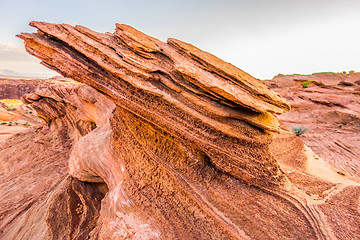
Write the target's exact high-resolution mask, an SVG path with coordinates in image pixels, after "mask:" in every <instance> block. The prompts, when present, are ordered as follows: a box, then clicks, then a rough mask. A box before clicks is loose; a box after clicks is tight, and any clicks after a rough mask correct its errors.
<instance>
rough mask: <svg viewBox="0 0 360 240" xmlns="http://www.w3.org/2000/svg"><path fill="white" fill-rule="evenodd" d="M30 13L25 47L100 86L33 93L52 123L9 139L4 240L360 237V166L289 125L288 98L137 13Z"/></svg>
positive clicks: (0, 234)
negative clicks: (90, 22)
mask: <svg viewBox="0 0 360 240" xmlns="http://www.w3.org/2000/svg"><path fill="white" fill-rule="evenodd" d="M31 25H32V26H34V27H36V28H37V29H38V32H37V33H30V34H29V33H24V34H21V35H20V37H21V38H22V39H24V42H25V46H26V49H27V50H28V52H29V53H30V54H32V55H35V56H36V57H38V58H40V59H41V60H42V64H44V65H45V66H47V67H49V68H51V69H53V70H56V71H58V72H59V73H60V74H62V75H63V76H65V77H69V78H71V79H73V80H75V81H78V82H81V83H85V84H87V85H89V86H90V87H92V88H93V89H91V88H89V87H88V86H86V85H84V84H78V83H75V82H67V83H66V82H61V83H54V84H53V85H49V86H47V87H45V88H43V89H41V90H39V91H37V92H35V93H33V94H28V95H26V96H24V97H23V99H24V102H26V103H28V104H30V105H31V106H33V108H34V109H35V110H36V111H37V112H38V114H39V116H41V118H42V119H43V120H44V121H45V125H44V126H42V127H41V128H31V129H30V130H29V132H27V133H21V134H19V135H16V136H14V137H12V138H10V139H9V140H8V141H6V143H3V144H1V145H0V161H1V162H2V163H3V164H2V165H1V172H2V175H1V176H0V183H1V185H0V189H2V190H1V191H2V196H3V197H1V198H0V206H1V208H0V224H1V225H0V238H4V239H354V238H358V237H359V236H360V230H359V228H358V225H359V224H358V223H359V221H360V213H359V211H358V210H357V209H358V208H359V201H358V199H359V196H360V184H359V180H358V178H356V177H354V178H353V179H350V178H349V177H348V176H346V175H344V174H340V173H339V170H338V169H335V168H334V167H332V166H331V165H329V164H328V163H327V162H326V161H324V160H323V159H321V158H319V157H318V156H317V155H316V154H314V152H313V151H312V150H311V149H310V148H308V147H307V146H305V145H304V144H303V142H302V141H301V139H300V138H299V137H297V136H295V135H294V134H293V133H292V132H291V131H289V130H288V128H287V127H286V126H284V125H281V123H279V122H278V120H277V117H276V116H277V115H278V114H282V113H284V114H286V112H287V111H289V110H290V106H289V104H288V102H287V101H286V100H284V99H283V98H282V97H281V96H280V95H279V94H276V93H275V92H273V91H271V90H269V89H268V88H267V87H266V86H265V85H264V84H263V83H262V82H260V81H258V80H256V79H254V78H253V77H251V76H250V75H249V74H247V73H245V72H243V71H241V70H240V69H238V68H236V67H234V66H232V65H231V64H229V63H226V62H224V61H222V60H221V59H218V58H216V57H215V56H213V55H211V54H209V53H206V52H203V51H201V50H200V49H198V48H196V47H194V46H192V45H190V44H187V43H184V42H181V41H179V40H176V39H169V40H168V41H167V43H164V42H161V41H159V40H157V39H155V38H152V37H149V36H147V35H145V34H143V33H141V32H139V31H137V30H136V29H134V28H132V27H130V26H127V25H120V24H118V25H117V26H116V30H115V32H114V33H113V34H110V33H106V34H100V33H96V32H94V31H91V30H89V29H87V28H85V27H82V26H76V27H72V26H70V25H66V24H49V23H43V22H32V23H31ZM94 89H95V90H97V91H98V92H97V91H95V90H94ZM99 92H100V93H102V94H104V95H105V96H106V97H104V96H102V95H101V94H99Z"/></svg>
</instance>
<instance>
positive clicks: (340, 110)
mask: <svg viewBox="0 0 360 240" xmlns="http://www.w3.org/2000/svg"><path fill="white" fill-rule="evenodd" d="M359 78H360V73H350V74H344V73H317V74H312V75H279V76H276V77H275V78H274V79H272V80H271V81H265V83H266V84H267V85H268V86H270V87H271V85H272V84H277V85H278V86H279V88H276V89H273V90H274V91H276V92H278V93H280V94H281V95H282V96H284V97H285V98H286V99H288V101H289V102H290V104H291V106H292V111H291V112H289V113H286V114H283V115H281V116H279V118H280V119H281V120H282V121H283V122H284V123H285V124H286V125H287V126H289V127H290V126H305V127H307V128H308V129H309V130H308V131H307V132H306V133H305V134H303V135H302V136H301V139H302V140H303V141H304V142H305V144H306V145H307V146H309V147H310V148H311V149H313V150H314V152H315V153H316V154H317V155H319V156H320V157H322V158H323V159H324V160H326V161H327V162H329V163H331V164H332V165H333V166H335V167H337V168H338V169H339V171H341V172H343V173H346V174H347V175H349V176H350V177H356V178H359V177H360V175H359V172H360V164H359V162H360V157H359V156H360V147H359V146H360V139H359V131H360V95H359V93H358V92H357V91H356V81H357V80H358V79H359ZM307 80H309V81H310V82H311V83H310V85H309V87H308V88H303V87H302V86H301V84H302V83H303V82H305V81H307ZM344 82H346V83H348V84H343V83H344Z"/></svg>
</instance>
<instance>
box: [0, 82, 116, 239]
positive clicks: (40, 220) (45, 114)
mask: <svg viewBox="0 0 360 240" xmlns="http://www.w3.org/2000/svg"><path fill="white" fill-rule="evenodd" d="M23 101H24V102H26V103H28V104H31V105H32V106H33V107H34V108H35V109H36V110H37V112H38V113H39V116H41V117H42V118H43V119H44V120H45V121H46V124H45V125H43V126H42V127H31V128H28V129H27V131H25V132H24V131H22V132H20V133H17V134H16V135H15V136H13V137H12V138H10V139H7V141H6V142H3V143H2V144H1V145H0V162H1V165H0V172H1V174H0V189H1V198H0V206H1V207H0V239H86V236H88V235H89V232H90V231H91V230H92V229H93V228H94V227H95V225H96V220H97V218H98V216H99V209H100V200H101V198H102V197H103V196H104V192H101V191H100V190H99V189H101V188H99V186H98V185H96V184H91V183H83V182H80V181H78V180H76V179H73V178H72V177H70V176H69V171H68V161H69V157H70V152H71V150H72V148H73V146H74V144H75V143H76V142H77V140H78V139H79V138H80V137H81V136H83V135H85V134H87V133H88V132H90V131H91V130H93V129H94V128H95V127H96V126H103V125H105V124H106V122H107V120H108V118H109V116H110V113H111V111H112V109H113V108H114V105H113V103H112V102H111V101H110V100H108V99H106V98H105V97H104V96H102V95H101V94H99V93H97V92H96V91H95V90H93V89H91V88H90V87H88V86H86V85H79V84H78V83H75V82H74V81H72V82H71V81H61V82H56V81H55V82H53V81H48V82H47V83H46V84H45V85H44V87H43V88H42V89H41V90H38V91H37V92H36V93H31V94H28V95H25V96H24V97H23Z"/></svg>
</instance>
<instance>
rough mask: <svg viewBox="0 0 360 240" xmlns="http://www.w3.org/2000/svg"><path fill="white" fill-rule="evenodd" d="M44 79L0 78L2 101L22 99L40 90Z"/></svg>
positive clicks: (0, 97)
mask: <svg viewBox="0 0 360 240" xmlns="http://www.w3.org/2000/svg"><path fill="white" fill-rule="evenodd" d="M43 81H44V79H12V78H0V99H20V98H21V97H22V96H23V95H25V94H27V93H30V92H34V91H36V90H37V89H39V88H40V86H41V85H42V83H43Z"/></svg>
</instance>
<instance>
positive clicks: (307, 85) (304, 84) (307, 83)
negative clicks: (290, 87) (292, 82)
mask: <svg viewBox="0 0 360 240" xmlns="http://www.w3.org/2000/svg"><path fill="white" fill-rule="evenodd" d="M310 83H311V82H310V80H307V81H306V82H303V83H302V84H301V86H302V87H303V88H308V87H309V85H310Z"/></svg>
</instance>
